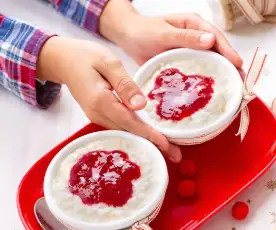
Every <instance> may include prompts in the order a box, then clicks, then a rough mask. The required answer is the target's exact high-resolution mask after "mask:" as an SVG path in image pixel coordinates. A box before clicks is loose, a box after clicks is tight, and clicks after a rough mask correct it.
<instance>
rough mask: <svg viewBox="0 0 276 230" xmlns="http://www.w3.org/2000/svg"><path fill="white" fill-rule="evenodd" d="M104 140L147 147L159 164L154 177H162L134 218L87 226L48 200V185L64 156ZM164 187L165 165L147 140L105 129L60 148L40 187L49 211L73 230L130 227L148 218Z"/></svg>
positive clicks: (160, 198) (163, 191)
mask: <svg viewBox="0 0 276 230" xmlns="http://www.w3.org/2000/svg"><path fill="white" fill-rule="evenodd" d="M104 137H121V138H124V139H126V140H132V141H136V142H140V143H141V145H147V147H148V149H150V151H149V154H152V156H153V159H154V162H155V163H156V164H158V165H159V166H158V167H159V168H160V175H159V174H158V175H159V176H160V177H163V180H160V183H159V189H157V190H156V192H155V194H154V195H153V196H152V199H151V200H150V202H149V203H148V204H147V205H146V206H145V207H143V208H142V209H140V210H139V211H138V212H137V213H135V215H132V216H131V217H128V218H125V219H122V220H116V221H111V222H107V223H88V222H84V221H81V220H77V219H74V218H72V217H70V216H68V215H67V214H65V212H63V211H62V209H61V208H60V207H59V206H58V205H57V204H56V202H55V201H54V199H53V197H52V188H51V184H52V180H53V178H54V174H55V172H56V169H57V167H58V166H59V164H60V163H61V161H62V160H63V159H64V158H65V157H66V156H67V155H68V154H70V153H71V152H72V151H74V150H76V149H78V148H80V147H81V146H85V145H87V144H88V143H90V142H92V141H95V140H97V139H101V138H104ZM84 143H85V144H84ZM167 185H168V171H167V165H166V162H165V159H164V157H163V155H162V154H161V152H160V151H159V150H158V149H157V147H156V146H155V145H153V144H152V143H151V142H150V141H148V140H147V139H145V138H142V137H139V136H136V135H134V134H131V133H128V132H125V131H117V130H106V131H99V132H95V133H90V134H87V135H84V136H82V137H80V138H77V139H75V140H74V141H72V142H70V143H69V144H68V145H66V146H65V147H64V148H63V149H61V150H60V151H59V152H58V154H57V155H56V156H55V157H54V158H53V160H52V161H51V163H50V165H49V166H48V168H47V171H46V174H45V177H44V184H43V188H44V196H45V199H46V202H47V205H48V207H49V209H50V211H51V212H52V213H53V214H54V215H55V216H56V217H57V218H58V219H60V220H61V221H63V222H64V223H66V224H68V225H70V226H72V227H74V228H80V229H84V230H88V229H89V230H109V229H114V228H116V229H123V228H127V227H131V226H132V225H133V224H134V223H136V222H137V221H140V220H142V219H144V218H145V217H147V216H148V215H150V214H151V213H152V212H153V211H154V210H155V209H156V208H157V207H158V204H159V202H160V201H161V200H162V199H163V197H164V195H165V192H166V189H167Z"/></svg>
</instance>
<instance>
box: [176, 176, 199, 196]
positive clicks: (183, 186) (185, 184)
mask: <svg viewBox="0 0 276 230" xmlns="http://www.w3.org/2000/svg"><path fill="white" fill-rule="evenodd" d="M195 193H196V185H195V182H194V181H192V180H183V181H181V182H180V184H179V185H178V194H179V195H180V196H181V197H184V198H190V197H193V196H194V195H195Z"/></svg>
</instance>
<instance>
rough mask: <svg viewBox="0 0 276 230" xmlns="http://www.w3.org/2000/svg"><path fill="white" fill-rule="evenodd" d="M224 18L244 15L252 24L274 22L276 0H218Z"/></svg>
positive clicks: (235, 17) (230, 18)
mask: <svg viewBox="0 0 276 230" xmlns="http://www.w3.org/2000/svg"><path fill="white" fill-rule="evenodd" d="M220 1H221V5H222V6H223V9H224V11H225V12H224V13H225V17H226V19H228V20H230V21H229V23H232V22H231V21H233V20H236V19H237V18H238V17H240V16H241V15H243V16H245V17H246V18H247V19H248V21H249V22H251V23H252V24H258V23H260V22H268V23H276V0H220Z"/></svg>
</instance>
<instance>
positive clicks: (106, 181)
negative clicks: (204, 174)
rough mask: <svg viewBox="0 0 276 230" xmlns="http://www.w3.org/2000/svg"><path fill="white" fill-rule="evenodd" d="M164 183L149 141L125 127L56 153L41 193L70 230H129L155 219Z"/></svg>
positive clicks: (158, 157)
mask: <svg viewBox="0 0 276 230" xmlns="http://www.w3.org/2000/svg"><path fill="white" fill-rule="evenodd" d="M167 185H168V172H167V166H166V163H165V160H164V158H163V156H162V154H161V153H160V151H159V150H158V149H157V148H156V147H155V146H154V145H153V144H152V143H151V142H149V141H148V140H146V139H144V138H141V137H138V136H135V135H133V134H130V133H127V132H124V131H100V132H96V133H92V134H88V135H86V136H83V137H80V138H78V139H76V140H75V141H73V142H71V143H70V144H68V145H67V146H66V147H65V148H63V149H62V150H61V151H60V152H59V153H58V154H57V155H56V156H55V158H54V159H53V160H52V162H51V163H50V165H49V167H48V169H47V172H46V175H45V179H44V195H45V199H46V202H47V204H48V206H49V209H50V211H51V212H52V213H53V215H54V216H55V217H56V218H57V219H59V220H60V221H61V222H63V223H64V225H66V226H67V227H68V228H69V229H80V230H115V229H131V228H132V227H133V226H134V225H135V226H137V227H139V226H141V225H142V224H146V226H147V224H149V222H150V221H151V220H152V219H154V217H155V216H156V215H157V214H158V211H159V209H160V207H161V205H162V202H163V198H164V195H165V192H166V189H167ZM137 229H139V228H137Z"/></svg>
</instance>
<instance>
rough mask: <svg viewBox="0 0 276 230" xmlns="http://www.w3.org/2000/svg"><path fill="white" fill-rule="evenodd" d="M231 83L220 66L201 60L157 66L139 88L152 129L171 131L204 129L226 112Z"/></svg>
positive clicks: (225, 71)
mask: <svg viewBox="0 0 276 230" xmlns="http://www.w3.org/2000/svg"><path fill="white" fill-rule="evenodd" d="M234 84H235V81H231V75H230V73H229V71H227V69H226V68H225V66H224V65H220V64H218V63H217V62H214V61H213V60H206V58H205V59H200V58H196V59H188V58H182V59H176V60H174V61H167V62H164V63H161V64H160V65H159V67H158V68H157V69H156V70H155V71H154V72H153V74H152V75H151V76H148V79H147V80H146V81H145V82H144V84H143V85H142V87H141V89H142V92H143V93H144V95H145V96H146V97H147V106H146V108H145V109H144V111H145V112H146V113H147V114H148V118H149V119H150V122H152V123H153V126H159V127H161V128H170V129H171V130H183V129H185V130H189V129H198V128H204V127H206V126H208V125H210V124H211V123H213V122H214V121H215V120H217V119H219V118H220V117H221V116H223V115H224V113H225V112H226V111H227V110H228V106H229V103H228V102H229V101H231V96H232V95H233V94H235V85H234Z"/></svg>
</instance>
